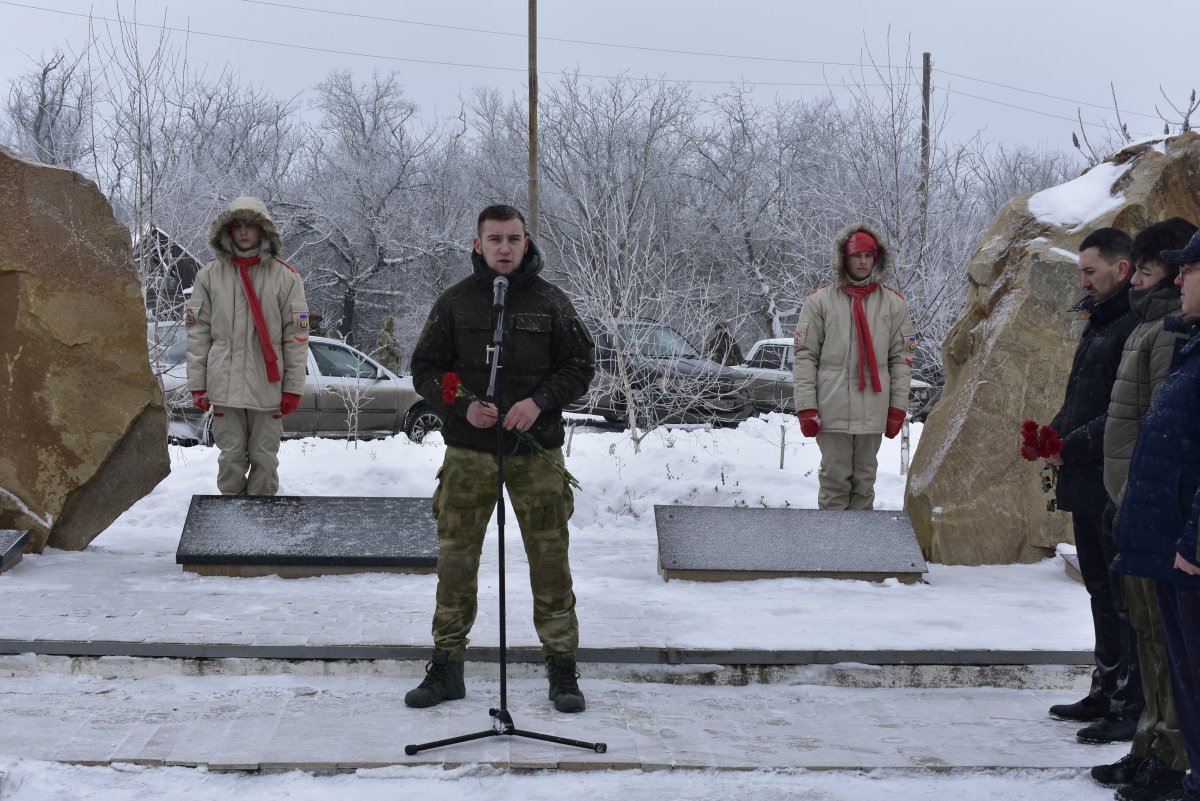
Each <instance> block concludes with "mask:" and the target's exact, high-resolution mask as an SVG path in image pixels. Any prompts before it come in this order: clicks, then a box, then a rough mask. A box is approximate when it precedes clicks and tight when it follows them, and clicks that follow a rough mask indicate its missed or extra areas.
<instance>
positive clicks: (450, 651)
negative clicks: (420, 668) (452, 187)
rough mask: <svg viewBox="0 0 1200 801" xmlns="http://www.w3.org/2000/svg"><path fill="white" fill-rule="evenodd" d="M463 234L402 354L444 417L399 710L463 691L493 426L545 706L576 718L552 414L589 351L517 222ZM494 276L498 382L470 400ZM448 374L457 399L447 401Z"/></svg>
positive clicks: (485, 350) (558, 411)
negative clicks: (449, 275)
mask: <svg viewBox="0 0 1200 801" xmlns="http://www.w3.org/2000/svg"><path fill="white" fill-rule="evenodd" d="M477 234H478V236H476V238H475V242H474V253H473V254H472V256H471V263H472V267H473V270H472V275H470V276H469V277H467V278H464V279H463V280H462V281H460V282H458V283H457V284H455V285H454V286H452V287H450V288H449V289H447V290H446V291H445V292H443V293H442V295H441V296H440V297H439V298H438V299H437V301H436V302H435V303H434V305H433V309H432V311H430V312H429V319H428V320H427V321H426V323H425V328H424V330H423V331H422V332H421V337H420V339H419V340H418V342H417V345H416V348H415V349H414V351H413V356H412V369H413V383H414V385H415V386H416V389H417V392H419V393H420V394H421V395H422V396H423V397H424V398H425V400H427V401H429V403H431V404H432V405H433V406H434V407H435V408H437V409H438V410H440V411H441V412H442V414H443V416H444V418H445V424H444V425H443V426H442V437H443V439H444V440H445V442H446V456H445V459H444V461H443V463H442V468H441V470H439V471H438V487H437V490H436V491H435V492H434V495H433V516H434V517H435V518H436V519H437V531H438V543H439V551H438V563H437V576H438V586H437V610H436V611H435V612H434V616H433V644H434V652H433V659H432V660H431V661H430V663H429V667H428V669H427V671H426V676H425V679H424V681H422V682H421V685H420V686H419V687H417V688H415V689H413V690H411V691H410V692H409V693H408V694H407V695H405V697H404V702H405V703H406V704H407V705H408V706H413V707H427V706H433V705H434V704H439V703H441V702H442V701H447V700H452V699H457V698H462V697H463V696H464V695H465V694H466V689H465V686H464V683H463V658H464V653H465V651H466V647H467V635H468V634H469V633H470V631H471V627H472V625H473V624H474V622H475V613H476V609H477V591H478V575H479V557H480V552H481V550H482V547H483V538H484V533H485V532H486V530H487V524H488V521H489V520H490V519H491V517H492V511H493V509H494V508H495V505H496V483H497V481H498V463H497V460H496V440H497V433H496V426H501V427H502V428H503V429H504V431H503V433H502V436H503V441H504V444H503V447H504V452H505V456H504V485H505V487H506V488H507V490H508V495H509V499H510V500H511V501H512V505H513V511H514V512H515V513H516V516H517V522H518V523H519V524H520V527H521V538H522V540H523V541H524V544H525V553H526V555H527V556H528V557H529V582H530V585H531V588H532V590H533V624H534V627H535V628H536V629H537V633H538V637H539V638H540V639H541V642H542V654H543V657H544V658H545V660H546V671H547V674H548V676H549V679H550V700H551V701H553V702H554V707H555V709H557V710H558V711H560V712H580V711H582V710H583V708H584V698H583V693H582V692H581V691H580V689H579V685H578V683H577V681H576V679H577V678H578V674H577V673H576V672H575V651H576V648H577V646H578V643H579V622H578V620H577V619H576V616H575V593H574V591H573V589H572V581H571V568H570V564H569V562H568V559H567V544H568V540H569V535H568V531H567V521H568V520H569V519H570V517H571V513H572V511H573V509H574V496H573V494H572V491H571V485H570V484H569V482H568V475H569V474H568V473H567V472H566V469H565V467H564V462H563V454H562V447H561V446H562V444H563V439H564V431H563V418H562V411H563V408H564V407H565V406H567V405H568V404H570V403H571V402H572V401H574V400H576V399H577V398H579V397H580V396H582V395H583V394H584V393H585V392H587V389H588V386H589V384H591V381H592V377H593V375H594V374H595V349H594V346H593V344H592V338H591V336H590V335H589V334H588V332H587V329H586V328H585V327H584V325H583V322H582V320H581V319H580V317H579V314H578V313H577V312H576V311H575V307H574V306H572V305H571V301H570V300H569V299H568V298H567V296H566V294H565V293H564V292H563V291H562V290H560V289H559V288H558V287H556V286H554V285H552V284H551V283H550V282H549V281H547V280H546V279H545V278H543V277H542V276H541V272H542V256H541V253H540V252H539V251H538V248H537V246H536V245H535V244H534V243H533V240H531V239H530V238H529V236H528V234H527V233H526V231H525V218H524V217H523V216H521V213H520V212H519V211H517V210H516V209H514V208H513V207H512V206H488V207H487V208H486V209H484V210H483V212H482V213H481V214H480V215H479V221H478V229H477ZM500 277H503V278H505V279H507V281H508V282H509V288H508V300H507V305H506V307H505V315H504V332H503V337H504V340H503V359H502V362H501V366H502V368H503V373H504V380H503V383H502V391H501V392H500V393H499V395H500V397H499V398H498V399H497V402H496V403H491V402H488V401H486V400H484V398H485V396H486V394H487V388H488V383H489V379H490V375H491V362H492V351H493V348H492V339H493V332H494V329H495V325H496V320H497V317H496V312H495V310H494V309H493V297H494V295H493V288H494V282H496V281H497V280H498V279H499V278H500ZM451 372H453V373H455V374H457V377H458V379H459V380H460V381H461V387H462V390H465V391H456V390H455V388H454V384H453V381H452V380H450V379H449V378H448V374H449V373H451ZM518 432H524V435H525V438H523V437H522V436H519V435H518ZM529 440H533V441H534V442H536V443H537V446H540V447H535V446H534V445H533V444H531V443H530V441H529Z"/></svg>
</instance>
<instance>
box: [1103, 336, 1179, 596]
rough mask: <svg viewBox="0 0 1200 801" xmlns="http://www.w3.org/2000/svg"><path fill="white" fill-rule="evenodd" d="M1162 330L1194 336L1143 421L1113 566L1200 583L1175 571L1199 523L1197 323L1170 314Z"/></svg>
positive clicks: (1138, 573) (1164, 578) (1123, 570)
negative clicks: (1176, 556)
mask: <svg viewBox="0 0 1200 801" xmlns="http://www.w3.org/2000/svg"><path fill="white" fill-rule="evenodd" d="M1165 327H1166V328H1167V330H1169V331H1170V330H1174V331H1177V332H1181V333H1183V332H1186V333H1189V334H1190V335H1191V336H1190V338H1189V339H1188V340H1187V341H1186V343H1181V344H1180V345H1179V346H1177V347H1179V350H1178V351H1177V352H1176V355H1175V360H1174V362H1173V364H1172V366H1171V372H1170V373H1169V374H1168V375H1167V379H1166V380H1165V381H1163V384H1162V387H1161V388H1160V389H1159V391H1158V394H1157V395H1155V396H1154V400H1153V401H1152V402H1151V403H1150V410H1149V411H1147V412H1146V416H1145V417H1144V418H1143V419H1142V428H1141V431H1140V433H1139V434H1138V440H1137V445H1135V446H1134V449H1133V459H1132V461H1131V462H1130V464H1129V480H1128V482H1127V483H1126V485H1125V499H1124V503H1122V504H1121V513H1120V515H1119V516H1118V518H1117V530H1116V536H1117V558H1116V559H1114V560H1113V564H1112V567H1113V570H1116V571H1117V572H1120V573H1129V574H1131V575H1134V576H1142V577H1144V578H1150V579H1155V580H1157V581H1171V582H1175V583H1177V584H1186V585H1190V586H1193V587H1195V586H1200V576H1190V575H1188V574H1187V573H1184V572H1183V571H1182V570H1176V569H1174V564H1175V554H1177V553H1178V554H1180V555H1182V556H1183V557H1184V558H1185V559H1187V560H1188V561H1189V562H1191V563H1192V564H1196V563H1197V561H1198V560H1197V555H1196V529H1197V526H1198V525H1200V414H1197V410H1200V325H1198V324H1195V323H1193V324H1191V325H1185V324H1183V323H1182V322H1181V321H1180V320H1179V319H1178V318H1175V317H1168V318H1167V320H1166V323H1165Z"/></svg>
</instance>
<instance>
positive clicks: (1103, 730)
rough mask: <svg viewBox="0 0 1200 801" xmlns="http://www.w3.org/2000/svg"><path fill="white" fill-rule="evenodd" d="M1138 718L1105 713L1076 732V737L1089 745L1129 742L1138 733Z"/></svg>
mask: <svg viewBox="0 0 1200 801" xmlns="http://www.w3.org/2000/svg"><path fill="white" fill-rule="evenodd" d="M1137 723H1138V719H1137V718H1135V717H1130V716H1129V715H1112V714H1109V715H1105V716H1104V717H1102V718H1101V719H1100V720H1098V721H1096V722H1095V723H1093V724H1092V725H1090V726H1084V727H1083V728H1082V729H1080V730H1079V731H1077V732H1075V739H1077V740H1079V742H1081V743H1087V744H1088V745H1106V744H1108V743H1127V742H1129V741H1130V740H1132V739H1133V735H1134V734H1136V733H1137Z"/></svg>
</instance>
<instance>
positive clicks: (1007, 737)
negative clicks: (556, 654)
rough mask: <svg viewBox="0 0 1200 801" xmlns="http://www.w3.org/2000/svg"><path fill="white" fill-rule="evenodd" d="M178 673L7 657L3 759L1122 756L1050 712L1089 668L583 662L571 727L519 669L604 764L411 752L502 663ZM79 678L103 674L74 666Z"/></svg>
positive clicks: (455, 731) (312, 763) (486, 703)
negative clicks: (961, 672) (673, 669)
mask: <svg viewBox="0 0 1200 801" xmlns="http://www.w3.org/2000/svg"><path fill="white" fill-rule="evenodd" d="M181 664H187V663H181V662H179V661H177V660H145V661H142V660H95V661H92V662H90V663H84V662H80V661H79V660H74V661H72V660H59V661H55V660H52V659H50V660H48V659H46V658H40V659H39V658H35V657H24V658H21V657H7V658H5V659H4V660H3V661H2V662H0V677H4V680H3V681H2V682H0V754H4V755H6V756H10V757H20V758H26V759H32V760H46V761H60V762H70V763H78V764H109V763H134V764H140V765H151V766H168V765H184V766H199V765H205V766H208V767H209V768H210V769H213V770H259V769H262V770H276V769H304V770H312V771H348V770H353V769H357V768H368V767H379V766H385V765H397V764H399V765H420V764H435V765H443V766H447V767H451V766H456V765H462V764H481V763H483V764H490V765H494V766H498V767H505V768H560V769H571V770H601V769H611V768H633V769H641V770H660V769H665V768H710V769H713V768H715V769H721V770H748V769H763V768H767V769H770V768H809V769H815V770H823V769H873V768H921V769H939V770H944V769H960V768H961V769H978V768H1082V767H1087V766H1090V765H1094V764H1097V763H1099V762H1105V761H1112V760H1115V759H1117V758H1119V757H1120V756H1122V755H1123V754H1124V753H1125V752H1126V746H1125V745H1114V746H1108V747H1096V746H1085V745H1081V744H1078V743H1077V742H1075V739H1074V736H1073V735H1074V731H1075V729H1076V728H1077V727H1076V726H1074V725H1072V724H1068V723H1062V722H1057V721H1053V720H1050V719H1049V718H1048V717H1047V716H1046V714H1045V710H1046V708H1047V707H1048V706H1050V705H1051V704H1053V703H1058V702H1061V701H1064V700H1069V699H1071V698H1073V697H1074V696H1075V694H1076V693H1078V692H1079V686H1082V682H1083V681H1084V678H1083V674H1082V673H1080V671H1078V670H1077V669H1076V670H1073V671H1072V670H1068V671H1067V672H1066V673H1064V674H1063V676H1064V678H1063V683H1064V684H1066V685H1078V686H1068V687H1067V688H1065V689H1062V688H1060V689H1053V690H1050V689H1012V688H994V687H974V688H964V687H934V688H924V689H922V688H912V687H874V688H869V689H863V688H861V687H845V686H829V685H828V684H811V683H796V682H792V683H774V684H760V683H751V684H747V685H745V686H707V685H697V684H685V685H681V684H673V683H669V682H671V681H672V676H671V675H670V673H669V671H667V672H664V673H662V674H660V675H659V676H658V678H659V679H660V681H633V680H618V679H613V678H598V679H593V678H589V675H596V674H600V675H604V671H602V670H594V671H592V672H591V673H588V672H587V670H588V667H589V666H583V667H584V669H585V676H584V679H583V680H582V687H583V689H584V691H585V692H586V693H587V697H588V709H587V711H586V712H584V713H582V714H579V715H562V714H558V713H556V712H555V711H554V710H553V709H552V708H551V706H550V704H549V702H548V701H547V699H546V695H545V690H546V684H545V680H544V679H540V678H535V677H534V674H535V671H534V670H533V669H532V668H531V667H528V666H527V667H520V666H517V667H516V669H515V671H514V672H515V674H516V677H515V678H511V679H510V680H509V682H508V687H509V699H508V707H509V710H510V711H511V713H512V715H513V718H514V720H515V723H516V725H517V727H518V728H522V729H526V730H532V731H538V732H542V733H546V734H551V735H556V736H562V737H569V738H572V739H581V740H589V741H602V742H604V743H606V744H607V746H608V750H607V752H606V753H603V754H600V753H595V752H592V751H588V750H584V749H579V748H573V747H568V746H563V745H555V744H548V743H543V742H538V741H534V740H527V739H524V738H518V737H511V736H501V737H488V738H486V739H484V740H480V741H476V742H471V743H462V744H458V745H453V746H449V747H445V748H441V749H436V750H430V751H426V752H422V753H418V754H416V755H415V756H406V755H405V753H404V746H405V745H407V744H415V743H422V742H427V741H430V740H437V739H442V738H446V737H451V736H455V735H460V734H466V733H470V732H475V731H481V730H487V729H489V728H490V726H491V718H490V717H489V715H488V709H489V707H491V706H496V705H497V703H498V699H499V683H498V681H497V680H496V676H495V673H496V670H495V667H494V666H488V665H478V664H469V665H468V682H467V686H468V696H467V698H466V699H464V700H462V701H456V702H451V703H447V704H443V705H441V706H438V707H434V708H432V709H427V710H413V709H408V708H407V707H405V706H404V703H403V695H404V692H405V691H406V690H408V689H409V688H410V687H412V686H414V685H415V683H416V677H415V675H407V676H379V675H360V676H347V675H288V673H286V672H276V673H272V674H267V675H261V674H258V675H255V674H254V670H255V669H256V668H254V667H253V664H252V663H251V665H250V666H249V668H248V669H247V670H244V671H243V670H239V668H238V662H237V661H236V660H235V661H231V662H230V663H228V664H225V665H224V670H226V672H228V673H234V674H236V673H239V672H242V673H245V674H247V675H213V676H196V675H190V676H187V675H179V674H178V673H177V672H175V671H177V670H178V669H179V667H180V665H181ZM196 664H197V665H204V664H206V663H203V662H201V663H196ZM396 664H399V665H405V663H396ZM89 665H90V667H88V666H89ZM211 667H212V668H213V669H222V667H221V665H220V664H213V665H211ZM274 667H275V669H276V670H278V671H289V670H294V671H303V670H319V669H321V668H320V667H319V665H312V664H309V665H305V664H303V663H278V664H276V665H275V666H274ZM420 667H421V666H420V665H419V664H408V665H407V666H406V667H404V669H402V670H399V671H398V672H399V673H407V674H416V673H419V672H420ZM81 669H91V670H95V671H98V672H101V673H107V674H108V675H107V676H101V675H80V674H79V673H78V672H72V671H79V670H81ZM193 669H197V670H199V669H203V668H196V667H193ZM858 670H859V671H860V673H862V674H864V675H869V674H870V673H871V671H872V669H871V668H868V667H866V666H860V667H859V668H858ZM156 671H160V672H162V673H164V674H165V675H153V674H154V673H155V672H156ZM488 674H492V675H488ZM114 676H115V677H114ZM813 676H814V677H817V678H818V680H820V677H818V676H816V674H813ZM642 678H647V677H645V676H643V677H642ZM793 678H795V679H796V680H797V681H801V680H803V678H804V677H803V676H799V675H797V676H795V677H793Z"/></svg>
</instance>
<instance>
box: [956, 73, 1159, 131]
mask: <svg viewBox="0 0 1200 801" xmlns="http://www.w3.org/2000/svg"><path fill="white" fill-rule="evenodd" d="M938 72H940V73H942V74H943V75H950V76H953V77H955V78H965V79H966V80H968V81H978V82H979V83H986V84H988V85H989V86H998V87H1000V88H1001V89H1011V90H1012V91H1014V92H1025V93H1026V94H1031V95H1037V96H1038V97H1046V98H1049V99H1051V100H1062V101H1064V102H1066V103H1075V104H1077V105H1080V106H1088V107H1090V108H1099V109H1104V110H1105V111H1110V110H1113V109H1112V107H1111V106H1102V105H1100V104H1099V103H1089V102H1087V101H1086V100H1073V99H1071V98H1069V97H1061V96H1059V95H1052V94H1048V93H1046V92H1038V91H1035V90H1033V89H1022V88H1021V87H1019V86H1010V85H1008V84H1006V83H997V82H996V81H989V80H987V79H985V78H973V77H971V76H970V75H962V74H960V73H957V72H949V71H947V70H938ZM1117 111H1118V113H1123V114H1132V115H1133V116H1135V117H1147V118H1149V119H1153V120H1162V117H1159V116H1158V115H1157V114H1142V113H1141V112H1138V111H1123V112H1122V111H1121V110H1120V109H1117Z"/></svg>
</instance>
